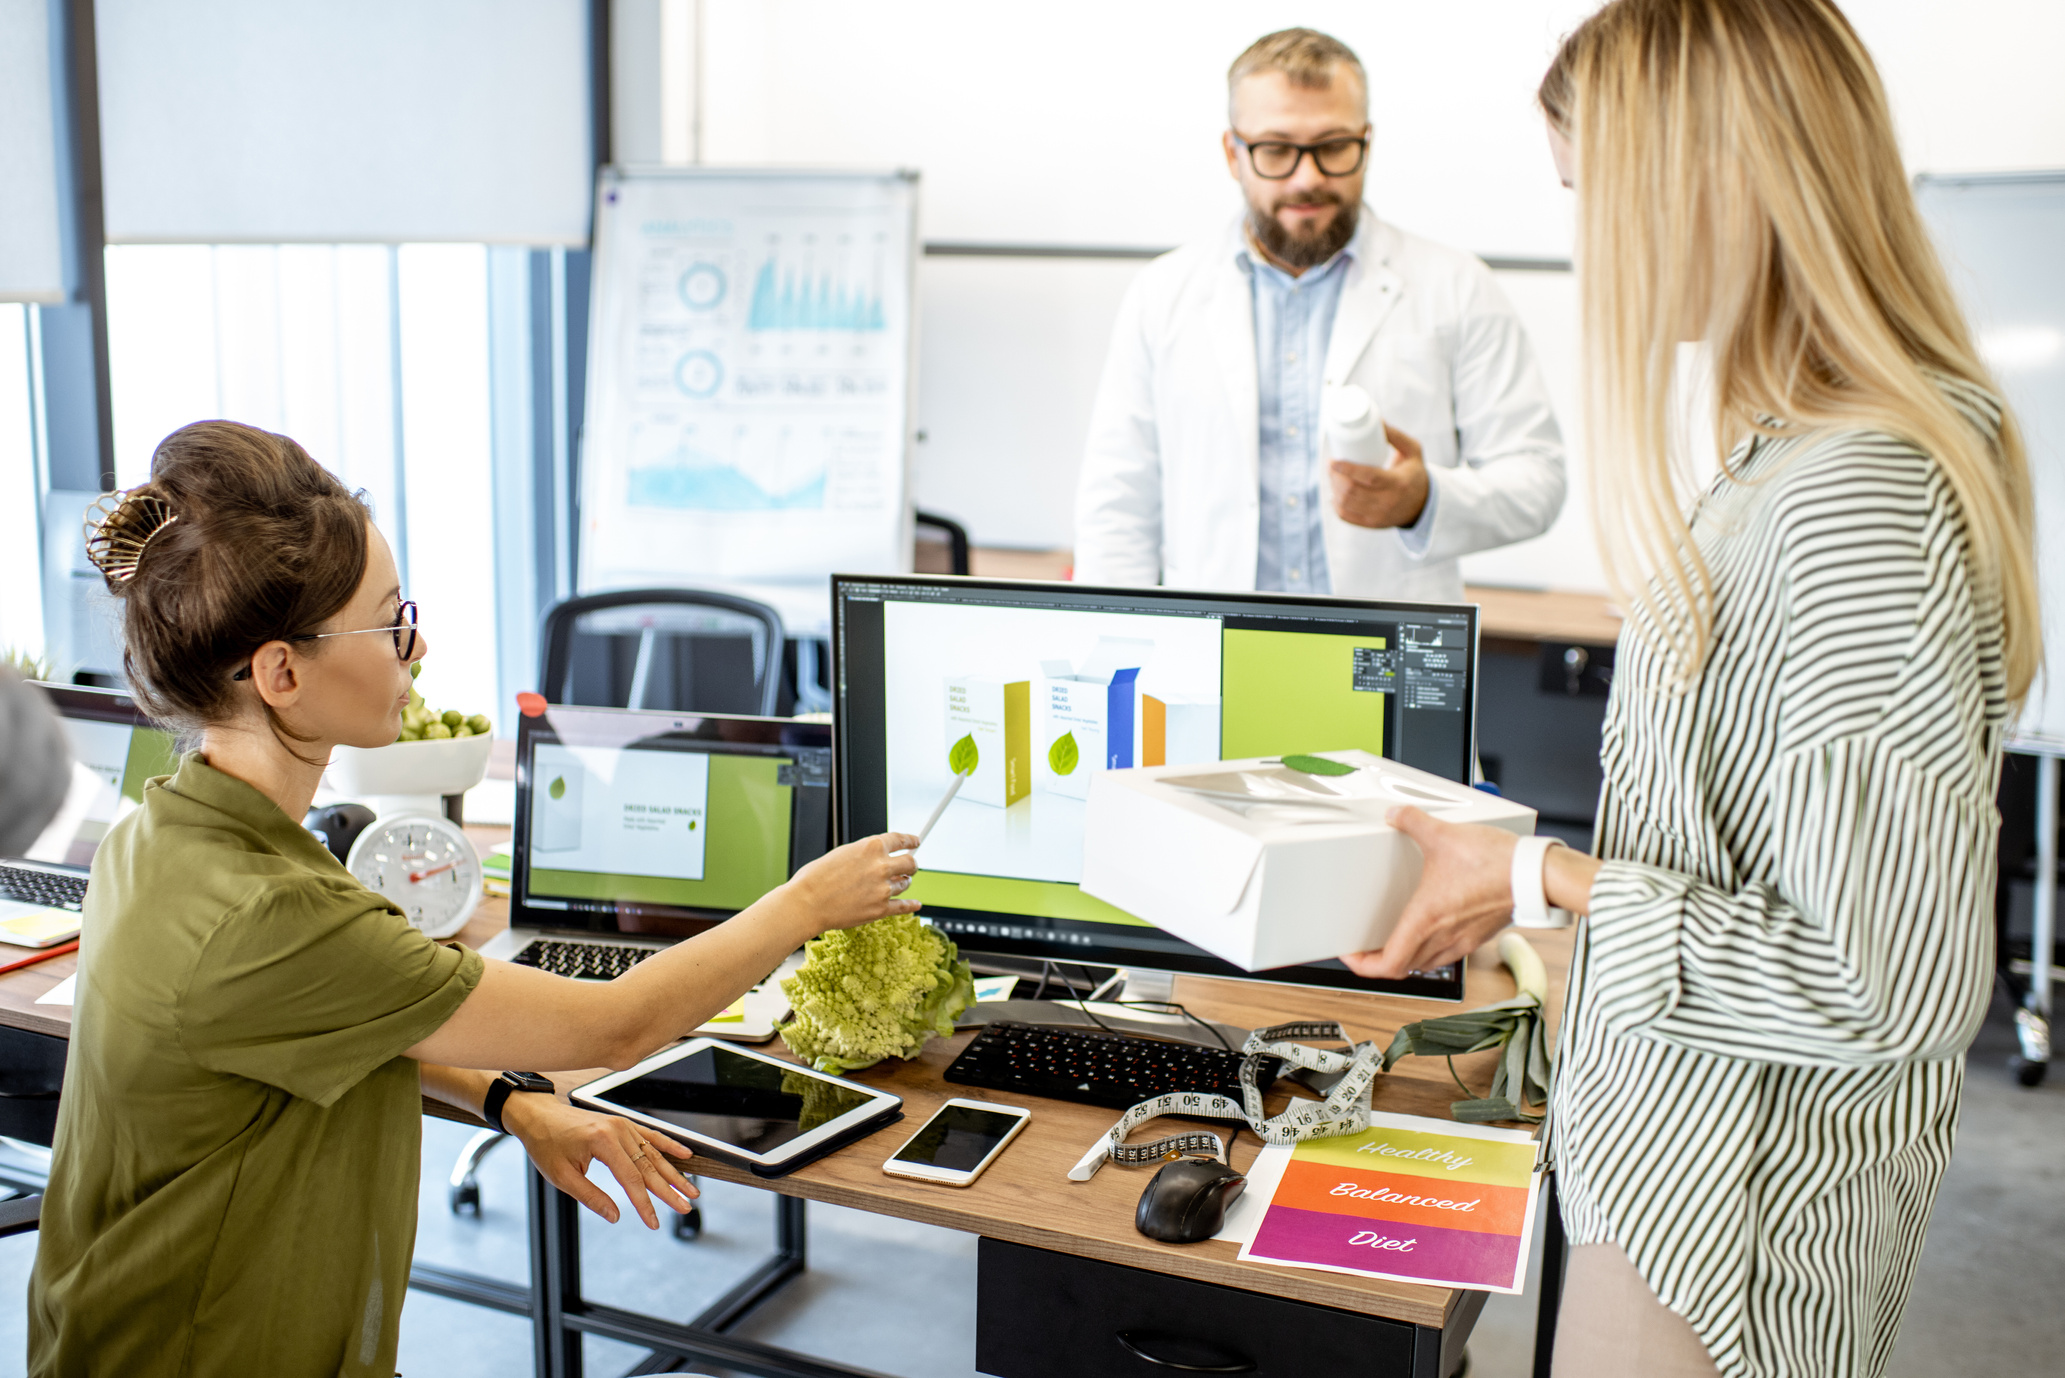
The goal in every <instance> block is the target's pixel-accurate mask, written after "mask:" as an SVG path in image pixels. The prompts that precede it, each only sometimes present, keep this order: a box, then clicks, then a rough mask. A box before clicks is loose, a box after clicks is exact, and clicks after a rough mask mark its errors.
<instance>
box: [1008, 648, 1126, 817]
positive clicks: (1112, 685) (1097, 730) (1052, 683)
mask: <svg viewBox="0 0 2065 1378" xmlns="http://www.w3.org/2000/svg"><path fill="white" fill-rule="evenodd" d="M1153 649H1154V643H1153V642H1152V641H1146V640H1142V639H1140V638H1138V637H1129V636H1100V637H1098V638H1097V644H1096V645H1095V646H1094V647H1092V648H1091V651H1090V654H1089V655H1088V656H1087V657H1085V658H1084V660H1083V663H1082V664H1081V665H1080V666H1076V667H1071V666H1070V665H1069V663H1068V662H1067V661H1065V660H1044V661H1041V662H1040V671H1041V679H1040V683H1039V718H1040V733H1039V740H1038V741H1037V742H1036V743H1035V744H1034V756H1035V758H1036V762H1035V769H1037V770H1038V772H1039V778H1040V781H1041V783H1042V785H1043V786H1044V787H1045V788H1046V789H1047V790H1048V791H1049V792H1050V793H1053V794H1057V795H1060V796H1062V797H1064V798H1068V799H1085V798H1088V797H1089V793H1090V780H1091V777H1092V776H1094V775H1096V774H1098V773H1099V772H1101V771H1106V770H1112V769H1125V768H1126V767H1128V766H1134V765H1138V764H1139V763H1140V669H1141V665H1142V663H1143V662H1144V661H1145V660H1146V659H1147V656H1148V653H1149V652H1151V651H1152V650H1153ZM1064 736H1067V737H1073V738H1074V740H1075V752H1074V759H1073V760H1072V761H1071V760H1069V759H1068V753H1067V752H1066V751H1063V752H1061V753H1059V760H1058V761H1057V752H1056V749H1055V747H1056V743H1057V742H1059V741H1060V740H1061V739H1062V738H1063V737H1064ZM1063 764H1066V765H1067V766H1068V769H1066V770H1063V769H1061V768H1060V767H1061V765H1063Z"/></svg>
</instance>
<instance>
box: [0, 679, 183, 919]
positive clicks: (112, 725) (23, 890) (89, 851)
mask: <svg viewBox="0 0 2065 1378" xmlns="http://www.w3.org/2000/svg"><path fill="white" fill-rule="evenodd" d="M36 688H37V689H38V690H40V691H41V692H42V693H43V694H44V695H45V697H47V698H48V699H49V701H50V705H51V707H53V708H55V709H56V710H57V715H58V720H59V722H61V723H62V724H63V726H64V733H65V740H66V741H67V742H68V743H69V744H70V745H71V748H72V785H71V788H70V789H69V790H68V791H67V792H66V794H65V801H64V804H63V806H62V807H60V808H59V809H58V811H57V817H56V818H54V819H52V820H51V822H50V825H49V826H48V827H46V828H45V829H44V830H43V832H42V834H41V835H40V836H38V837H37V839H36V841H35V842H34V844H32V845H31V846H30V848H29V850H28V854H27V855H26V856H19V857H0V943H7V944H10V945H12V946H15V947H49V946H51V945H52V944H55V943H62V942H69V941H70V940H71V939H73V938H76V937H78V936H79V910H80V906H81V905H82V904H83V903H84V902H85V899H86V878H87V873H88V869H89V868H90V867H91V866H92V865H93V853H94V851H95V849H97V848H98V847H99V846H100V842H101V839H102V838H104V837H106V836H107V835H108V829H110V828H112V827H114V826H115V824H116V823H118V822H120V821H121V820H122V819H123V818H124V817H126V816H127V815H128V813H129V812H130V810H132V809H134V808H135V807H136V806H137V805H139V804H141V803H142V802H143V782H144V781H146V780H148V779H150V778H151V777H152V776H153V775H170V774H171V773H172V772H173V770H174V769H176V768H177V766H178V764H179V750H178V746H177V744H176V742H175V741H174V738H173V736H172V734H171V733H170V732H166V731H164V730H163V729H162V728H158V727H154V726H152V725H151V721H150V719H148V718H146V717H145V716H144V715H143V712H142V710H140V709H139V708H137V706H136V704H135V703H134V702H132V701H131V700H130V698H129V696H128V695H126V694H121V693H117V692H115V691H114V690H111V689H87V688H80V687H75V686H72V685H66V684H37V685H36Z"/></svg>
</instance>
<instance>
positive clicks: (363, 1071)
mask: <svg viewBox="0 0 2065 1378" xmlns="http://www.w3.org/2000/svg"><path fill="white" fill-rule="evenodd" d="M79 957H80V962H79V984H78V995H77V999H76V1004H75V1006H74V1010H73V1023H72V1041H71V1052H70V1060H69V1062H68V1063H67V1065H66V1068H65V1080H64V1094H63V1098H62V1100H61V1102H60V1107H59V1111H58V1122H57V1141H56V1146H55V1151H54V1155H53V1160H52V1165H51V1174H50V1189H49V1193H48V1195H47V1196H46V1197H45V1199H44V1204H43V1222H42V1233H41V1236H40V1240H39V1244H38V1247H37V1253H36V1267H35V1272H34V1274H33V1276H32V1278H31V1280H30V1283H29V1372H30V1373H31V1374H32V1375H37V1376H38V1378H43V1376H44V1375H60V1374H62V1375H74V1374H77V1375H84V1374H87V1373H93V1374H111V1373H119V1374H122V1375H124V1378H144V1375H158V1374H165V1375H180V1376H181V1378H185V1376H186V1375H194V1376H195V1378H216V1376H217V1375H221V1376H222V1378H228V1376H229V1375H248V1374H258V1373H262V1374H265V1375H267V1376H268V1378H300V1375H308V1378H314V1376H315V1375H318V1374H320V1375H324V1378H330V1376H331V1375H350V1378H359V1376H360V1375H367V1376H368V1378H389V1375H391V1374H393V1373H394V1371H395V1368H394V1359H395V1344H396V1338H397V1334H398V1331H399V1328H400V1323H401V1306H402V1297H403V1293H404V1290H405V1288H406V1287H407V1285H408V1275H409V1258H410V1255H411V1253H412V1252H413V1249H414V1245H415V1235H416V1179H417V1170H418V1166H419V1161H420V1154H421V1139H422V1105H421V1100H420V1084H419V1080H418V1076H417V1064H416V1063H415V1062H413V1061H411V1060H410V1059H408V1058H405V1057H403V1056H402V1055H401V1054H402V1050H403V1049H405V1048H409V1047H411V1046H413V1045H415V1044H416V1043H418V1042H420V1041H421V1040H422V1039H423V1038H425V1037H426V1036H428V1035H429V1034H430V1033H432V1032H433V1031H435V1030H436V1029H437V1028H438V1027H439V1026H440V1025H442V1024H443V1023H444V1021H445V1020H446V1019H448V1018H449V1017H450V1016H451V1014H452V1012H453V1011H454V1010H456V1009H458V1007H459V1005H460V1003H461V1002H462V1001H464V1000H465V999H466V997H467V995H468V994H470V993H471V992H472V990H473V988H474V986H475V985H476V984H478V983H479V981H480V975H481V959H480V957H479V955H478V954H476V953H473V952H468V951H465V950H463V949H458V948H447V947H439V946H438V945H437V944H435V943H433V942H431V941H430V940H429V939H427V938H425V937H424V936H423V935H422V934H421V933H418V932H417V931H416V930H415V929H413V928H411V927H410V926H409V924H408V922H407V921H406V920H405V919H404V918H403V917H402V916H401V914H400V913H399V912H398V911H397V910H395V909H394V908H393V907H392V906H391V905H389V904H388V903H387V902H386V901H385V900H383V899H381V898H380V897H379V896H378V895H375V894H374V893H373V892H371V891H370V890H368V889H366V888H365V887H364V886H362V885H360V884H359V883H358V882H357V881H356V880H354V879H352V877H351V875H350V874H349V873H348V872H346V871H345V869H344V868H343V867H342V866H340V865H338V864H337V861H336V859H335V858H334V857H332V856H331V855H330V853H329V852H328V851H326V850H325V849H324V847H323V845H322V844H321V843H320V842H318V841H317V840H316V839H315V838H314V836H312V835H311V834H310V833H308V832H307V831H306V830H305V829H303V828H302V827H301V826H300V825H299V824H297V823H296V822H295V821H294V820H293V819H290V818H288V817H287V816H286V815H285V814H283V813H281V812H280V810H279V808H278V806H277V805H275V804H274V803H273V802H272V801H271V800H270V799H268V798H267V797H266V796H265V795H263V794H261V793H259V792H258V791H257V790H256V789H253V788H252V787H251V786H249V785H246V784H244V783H243V782H242V781H240V780H237V779H234V778H232V777H231V776H228V775H225V774H223V773H221V772H220V771H217V770H214V769H212V768H211V767H209V766H208V764H207V763H206V762H204V761H203V760H202V759H201V758H200V756H199V754H198V753H196V754H193V755H189V756H187V757H185V758H184V759H183V760H182V761H181V762H180V766H179V770H178V773H177V774H174V775H171V776H165V777H161V778H159V779H155V780H152V781H151V782H150V783H149V784H148V785H146V786H145V788H144V794H143V804H142V806H141V807H140V808H138V809H137V810H136V811H135V812H133V813H132V814H131V815H130V816H129V817H128V818H126V819H124V820H123V821H122V822H121V823H119V824H117V825H116V827H115V828H114V829H113V830H112V831H111V832H110V833H109V835H108V837H107V840H106V841H105V842H103V843H102V844H101V847H100V849H99V851H98V853H97V854H96V855H95V857H94V862H93V880H92V884H91V886H90V888H89V889H88V891H87V896H86V912H85V933H84V938H83V942H82V943H81V947H80V953H79Z"/></svg>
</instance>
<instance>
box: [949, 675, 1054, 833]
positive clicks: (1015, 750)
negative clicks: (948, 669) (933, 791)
mask: <svg viewBox="0 0 2065 1378" xmlns="http://www.w3.org/2000/svg"><path fill="white" fill-rule="evenodd" d="M944 688H945V693H946V740H945V741H944V742H943V743H942V744H941V745H940V755H939V776H938V778H939V782H940V787H941V788H942V789H944V788H945V787H946V784H947V782H949V781H951V780H952V779H953V778H954V771H953V765H952V760H953V751H954V745H955V744H956V743H957V742H959V741H960V740H961V739H962V738H963V737H972V738H974V739H975V751H976V758H975V773H974V774H972V775H970V776H969V777H968V783H967V784H965V785H963V786H961V792H960V793H959V794H958V795H956V796H955V798H957V799H966V800H969V801H971V802H972V803H977V804H988V805H990V806H992V807H993V808H999V809H1004V808H1009V807H1010V806H1011V805H1013V804H1015V803H1017V802H1018V801H1019V800H1021V799H1023V798H1025V797H1026V796H1027V795H1029V794H1031V793H1032V769H1031V764H1032V763H1031V760H1030V755H1031V745H1032V684H1031V682H1030V681H1028V680H1022V679H1017V680H1001V679H988V678H984V677H982V676H979V675H949V676H947V679H946V683H945V686H944Z"/></svg>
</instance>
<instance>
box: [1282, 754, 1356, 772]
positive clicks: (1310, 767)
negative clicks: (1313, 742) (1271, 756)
mask: <svg viewBox="0 0 2065 1378" xmlns="http://www.w3.org/2000/svg"><path fill="white" fill-rule="evenodd" d="M1283 763H1284V764H1285V765H1287V766H1289V767H1290V768H1291V769H1292V770H1296V771H1302V772H1304V773H1305V774H1307V775H1353V774H1354V773H1355V767H1354V766H1344V765H1342V764H1341V763H1340V762H1339V761H1329V760H1327V759H1326V757H1324V756H1286V757H1284V758H1283Z"/></svg>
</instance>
